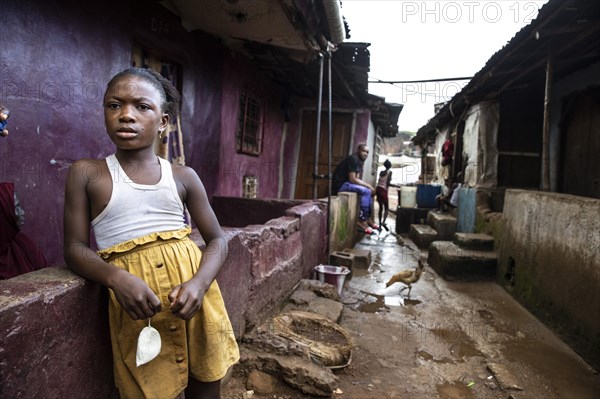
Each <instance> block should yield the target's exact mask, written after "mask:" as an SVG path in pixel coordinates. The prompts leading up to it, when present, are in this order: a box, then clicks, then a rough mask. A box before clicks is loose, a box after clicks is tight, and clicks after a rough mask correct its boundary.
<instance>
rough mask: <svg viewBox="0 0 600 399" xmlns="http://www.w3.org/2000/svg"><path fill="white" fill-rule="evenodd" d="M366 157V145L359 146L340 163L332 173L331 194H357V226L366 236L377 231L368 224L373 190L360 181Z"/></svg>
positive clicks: (367, 150)
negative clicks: (358, 202)
mask: <svg viewBox="0 0 600 399" xmlns="http://www.w3.org/2000/svg"><path fill="white" fill-rule="evenodd" d="M368 156H369V147H367V145H366V144H359V145H358V147H357V149H356V153H354V154H352V155H349V156H347V157H346V158H345V159H344V160H343V161H342V162H340V163H339V165H338V166H337V167H336V168H335V171H334V172H333V177H332V179H333V181H332V192H333V194H334V195H337V193H340V192H352V193H357V194H358V195H359V197H360V206H359V207H360V211H359V213H358V220H359V221H358V225H359V227H360V228H361V229H362V230H363V231H364V232H365V233H366V234H374V233H375V231H374V230H378V229H379V226H377V225H375V224H369V217H370V216H371V207H372V206H373V195H374V194H375V189H374V188H373V186H372V185H370V184H369V183H367V182H366V181H364V180H362V172H363V165H364V162H365V160H366V159H367V157H368Z"/></svg>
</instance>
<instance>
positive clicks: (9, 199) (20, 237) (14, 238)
mask: <svg viewBox="0 0 600 399" xmlns="http://www.w3.org/2000/svg"><path fill="white" fill-rule="evenodd" d="M47 266H48V263H47V261H46V258H45V257H44V255H43V254H42V253H41V252H40V250H39V249H38V248H37V246H36V245H35V243H34V242H33V241H32V240H31V239H30V238H29V237H27V236H26V235H25V234H23V233H22V232H21V231H20V228H19V224H18V222H17V216H16V215H15V197H14V185H13V184H12V183H0V280H3V279H8V278H11V277H15V276H18V275H20V274H23V273H28V272H32V271H34V270H38V269H41V268H44V267H47Z"/></svg>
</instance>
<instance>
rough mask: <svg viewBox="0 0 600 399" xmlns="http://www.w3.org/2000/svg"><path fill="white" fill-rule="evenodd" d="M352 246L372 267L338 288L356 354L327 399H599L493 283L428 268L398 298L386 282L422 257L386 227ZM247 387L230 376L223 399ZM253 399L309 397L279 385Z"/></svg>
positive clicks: (577, 367) (562, 350)
mask: <svg viewBox="0 0 600 399" xmlns="http://www.w3.org/2000/svg"><path fill="white" fill-rule="evenodd" d="M392 216H393V215H392ZM389 222H391V223H388V226H389V227H390V230H391V231H394V224H393V223H394V220H393V219H392V220H389ZM355 248H358V249H369V250H370V251H371V254H372V263H371V267H370V269H369V270H361V269H357V270H355V272H354V275H353V277H352V279H351V280H350V281H347V282H346V285H345V287H344V292H343V295H342V302H343V303H344V311H343V314H342V319H341V321H340V324H341V325H342V326H343V327H344V328H346V329H347V330H348V332H349V333H350V334H351V335H352V336H353V339H354V344H355V348H354V350H353V355H352V362H351V363H350V365H349V366H348V367H346V368H343V369H340V370H336V371H335V374H336V376H337V377H338V379H339V381H338V388H339V392H341V393H339V394H335V395H334V396H333V397H334V398H348V399H363V398H364V399H367V398H369V399H370V398H372V399H384V398H406V399H410V398H415V399H429V398H441V399H462V398H477V399H525V398H530V399H547V398H548V399H549V398H557V399H558V398H561V399H563V398H564V399H588V398H589V399H597V398H600V376H599V375H598V372H597V371H595V370H593V369H592V368H591V367H590V366H588V365H587V364H586V363H585V362H584V361H583V360H582V359H581V358H580V357H579V356H578V355H577V354H575V353H574V352H573V351H572V350H571V349H570V348H569V347H568V346H566V345H565V344H564V343H563V342H562V341H561V340H560V339H559V338H558V337H557V336H556V335H554V334H553V333H552V332H551V331H550V330H549V329H547V328H546V327H545V326H544V325H543V324H541V323H540V322H539V321H538V320H537V319H536V318H535V317H534V316H532V315H531V314H530V313H529V312H528V311H526V310H525V309H524V308H523V307H521V306H520V305H519V304H518V303H517V302H516V301H515V300H513V299H512V297H511V296H510V295H509V294H508V293H507V292H506V291H505V290H504V289H503V288H502V287H501V286H499V285H498V284H496V283H494V282H452V281H446V280H444V279H442V278H441V277H439V276H438V275H437V274H436V273H435V271H434V270H433V269H431V268H430V267H429V266H426V267H425V270H424V273H423V276H422V278H421V280H420V281H419V282H418V283H416V284H415V285H413V289H412V292H411V295H410V298H406V291H403V292H402V293H401V294H400V288H401V285H398V284H395V285H393V286H391V287H389V288H386V287H385V282H386V281H387V280H388V279H389V278H390V277H391V276H392V275H393V274H394V273H396V272H398V271H399V270H402V269H406V268H409V267H415V266H416V264H417V260H418V258H419V257H420V256H421V257H423V258H424V259H426V255H427V253H426V251H424V252H422V251H420V250H419V249H418V248H417V247H416V246H415V245H414V243H412V241H410V239H408V237H405V236H401V237H397V236H396V235H395V234H393V233H391V232H386V231H383V232H382V233H380V234H379V235H374V236H370V237H364V238H363V239H362V240H361V241H360V242H359V243H358V244H357V245H356V247H355ZM245 391H246V389H245V381H244V380H243V379H242V378H233V379H232V380H231V381H229V383H227V385H226V386H225V387H224V390H223V395H222V397H223V398H225V399H237V398H240V399H241V398H243V393H244V392H245ZM253 397H254V398H258V399H262V398H277V399H292V398H308V397H310V396H306V395H303V394H301V393H299V392H298V391H294V390H293V389H291V388H287V387H285V386H284V385H281V387H280V389H278V390H277V391H276V392H275V393H271V394H269V395H259V394H254V396H253Z"/></svg>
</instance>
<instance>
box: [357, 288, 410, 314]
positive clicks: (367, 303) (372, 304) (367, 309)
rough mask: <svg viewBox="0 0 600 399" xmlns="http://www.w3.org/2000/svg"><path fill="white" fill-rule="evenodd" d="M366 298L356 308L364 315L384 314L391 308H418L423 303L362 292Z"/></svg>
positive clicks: (400, 297) (399, 297) (401, 297)
mask: <svg viewBox="0 0 600 399" xmlns="http://www.w3.org/2000/svg"><path fill="white" fill-rule="evenodd" d="M361 293H363V294H364V295H365V296H364V298H363V299H362V300H361V302H362V303H361V304H360V305H358V306H356V308H355V310H358V311H359V312H363V313H382V312H386V311H388V310H389V308H390V307H400V306H416V305H418V304H420V303H421V301H419V300H418V299H410V298H405V297H403V296H385V295H377V294H371V293H367V292H364V291H361Z"/></svg>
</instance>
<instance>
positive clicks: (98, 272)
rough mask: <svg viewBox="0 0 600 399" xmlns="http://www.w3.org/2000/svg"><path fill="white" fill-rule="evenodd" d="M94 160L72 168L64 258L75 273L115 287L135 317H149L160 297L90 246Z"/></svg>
mask: <svg viewBox="0 0 600 399" xmlns="http://www.w3.org/2000/svg"><path fill="white" fill-rule="evenodd" d="M96 167H97V165H94V161H92V160H81V161H77V162H75V163H74V164H73V165H72V166H71V167H70V168H69V175H68V178H67V183H66V187H65V209H64V257H65V261H66V262H67V265H68V266H69V267H70V268H71V270H73V271H74V272H75V273H77V274H79V275H80V276H82V277H85V278H86V279H89V280H92V281H96V282H98V283H100V284H102V285H104V286H106V287H109V288H111V289H112V290H113V291H114V293H115V295H116V297H117V300H118V301H119V303H120V304H121V306H123V308H124V309H125V310H126V311H127V313H128V314H129V315H130V316H131V318H132V319H134V320H138V319H145V318H148V317H151V316H153V315H154V314H155V313H156V312H158V311H160V300H159V299H158V297H157V296H156V295H155V294H154V292H152V290H150V288H149V287H148V285H147V284H146V283H145V282H144V281H143V280H141V279H140V278H138V277H136V276H134V275H132V274H130V273H128V272H126V271H124V270H122V269H120V268H118V267H116V266H114V265H111V264H110V263H107V262H105V261H104V260H103V259H102V258H100V256H98V254H97V253H96V252H95V251H93V250H92V249H90V246H89V245H90V241H89V237H90V202H89V197H88V184H90V177H89V176H88V173H87V172H88V171H90V170H97V168H96Z"/></svg>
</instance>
